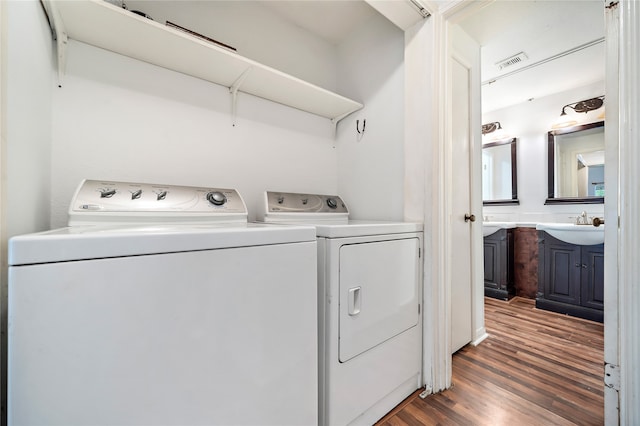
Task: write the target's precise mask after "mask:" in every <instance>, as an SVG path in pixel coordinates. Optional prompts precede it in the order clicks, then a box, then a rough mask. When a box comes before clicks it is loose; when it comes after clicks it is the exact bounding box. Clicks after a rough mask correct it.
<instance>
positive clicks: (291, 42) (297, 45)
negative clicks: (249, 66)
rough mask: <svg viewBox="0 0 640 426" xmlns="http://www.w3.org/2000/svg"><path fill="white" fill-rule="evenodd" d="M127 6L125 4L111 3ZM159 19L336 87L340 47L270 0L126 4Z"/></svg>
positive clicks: (131, 0) (143, 0)
mask: <svg viewBox="0 0 640 426" xmlns="http://www.w3.org/2000/svg"><path fill="white" fill-rule="evenodd" d="M110 1H111V2H112V3H115V4H118V3H120V4H121V0H110ZM124 2H125V4H126V5H127V8H128V9H129V10H140V11H143V12H145V13H147V14H148V15H150V16H151V17H152V18H153V20H154V21H156V22H159V23H162V24H164V23H165V22H166V21H167V20H168V21H171V22H173V23H175V24H178V25H180V26H183V27H185V28H188V29H191V30H193V31H196V32H198V33H200V34H202V35H205V36H207V37H210V38H213V39H214V40H218V41H220V42H222V43H225V44H227V45H230V46H232V47H234V48H236V49H237V52H238V53H239V54H240V55H242V56H244V57H246V58H250V59H253V60H255V61H258V62H260V63H262V64H264V65H268V66H271V67H273V68H276V69H278V70H280V71H284V72H286V73H288V74H291V75H293V76H296V77H299V78H301V79H303V80H306V81H309V82H311V83H314V84H316V85H318V86H320V87H324V88H326V89H328V90H335V89H336V81H337V72H336V66H337V65H336V54H337V53H336V49H335V46H333V45H331V44H330V43H328V42H327V41H325V40H323V39H320V38H318V37H317V36H315V35H313V34H310V33H308V32H306V31H302V30H301V29H300V28H299V27H297V26H296V25H294V24H293V23H291V22H290V21H288V20H287V19H285V18H283V17H281V16H279V15H277V14H276V13H274V11H273V10H272V9H271V8H269V7H268V6H266V5H265V4H264V1H249V0H243V1H233V0H232V1H229V0H216V1H200V0H196V1H153V2H150V1H148V0H125V1H124Z"/></svg>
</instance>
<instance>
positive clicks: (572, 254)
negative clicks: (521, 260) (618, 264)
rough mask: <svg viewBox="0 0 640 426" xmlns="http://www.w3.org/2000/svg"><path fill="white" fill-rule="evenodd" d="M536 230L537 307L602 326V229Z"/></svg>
mask: <svg viewBox="0 0 640 426" xmlns="http://www.w3.org/2000/svg"><path fill="white" fill-rule="evenodd" d="M536 228H537V229H538V253H539V258H538V294H537V297H536V307H537V308H540V309H546V310H550V311H554V312H559V313H563V314H568V315H572V316H576V317H580V318H584V319H588V320H592V321H598V322H603V316H604V315H603V309H604V243H603V241H604V230H603V229H602V228H603V227H601V228H594V227H593V226H580V225H573V224H555V225H554V224H546V225H538V226H537V227H536Z"/></svg>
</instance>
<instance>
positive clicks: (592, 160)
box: [545, 121, 605, 204]
mask: <svg viewBox="0 0 640 426" xmlns="http://www.w3.org/2000/svg"><path fill="white" fill-rule="evenodd" d="M548 144H549V145H548V147H549V149H548V164H547V171H548V178H549V180H548V186H549V198H547V201H546V202H545V204H559V203H568V204H601V203H604V194H605V185H604V121H599V122H596V123H590V124H583V125H579V126H573V127H568V128H566V129H558V130H552V131H550V132H549V133H548Z"/></svg>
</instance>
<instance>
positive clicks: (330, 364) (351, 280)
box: [261, 192, 423, 426]
mask: <svg viewBox="0 0 640 426" xmlns="http://www.w3.org/2000/svg"><path fill="white" fill-rule="evenodd" d="M348 215H349V213H348V209H347V207H346V206H345V204H344V203H343V201H342V200H341V199H340V198H339V197H337V196H325V195H317V194H296V193H282V192H266V193H265V198H264V202H263V211H262V214H261V220H263V221H265V222H269V223H273V224H279V225H286V224H289V225H291V224H293V225H296V224H297V225H299V224H301V223H304V224H312V225H313V226H314V227H315V229H316V235H317V238H318V315H319V319H318V326H319V379H320V388H319V415H320V417H319V423H320V424H321V425H331V426H338V425H348V424H349V425H351V424H354V425H355V424H358V425H371V424H373V423H375V422H376V421H377V420H379V419H380V418H381V417H383V416H384V415H385V414H386V413H388V412H389V411H390V410H391V409H393V408H394V407H395V406H396V405H397V404H398V403H400V402H401V401H402V400H403V399H405V398H406V397H407V396H409V395H410V394H411V393H412V392H414V391H415V390H416V389H418V388H420V387H421V386H422V374H421V373H422V313H421V300H422V292H421V288H422V286H421V282H422V278H421V277H422V267H421V264H422V262H421V259H420V257H421V247H422V229H423V227H422V224H418V223H396V222H367V221H350V220H348Z"/></svg>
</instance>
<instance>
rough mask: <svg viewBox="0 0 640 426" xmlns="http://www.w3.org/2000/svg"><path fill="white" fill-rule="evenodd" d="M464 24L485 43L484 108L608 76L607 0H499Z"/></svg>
mask: <svg viewBox="0 0 640 426" xmlns="http://www.w3.org/2000/svg"><path fill="white" fill-rule="evenodd" d="M460 25H461V27H462V28H463V29H464V30H465V31H466V32H467V33H468V34H469V35H470V36H471V37H472V38H473V39H475V40H476V41H477V42H478V43H479V44H480V46H481V62H482V65H481V69H482V71H481V79H482V82H483V86H482V109H483V112H489V111H493V110H497V109H501V108H505V107H507V106H510V105H515V104H518V103H522V102H526V101H527V100H530V99H535V98H538V97H542V96H547V95H550V94H553V93H559V92H562V91H565V90H569V89H574V88H576V87H580V86H586V85H588V84H592V83H595V82H598V81H604V71H605V65H604V64H605V60H604V2H603V1H602V0H587V1H583V0H556V1H549V0H546V1H530V0H519V1H513V0H511V1H507V0H496V1H494V2H492V3H490V4H489V5H488V6H486V7H484V8H483V9H481V10H480V11H479V12H477V13H475V14H473V15H472V16H470V17H468V18H466V19H465V20H463V21H462V22H461V23H460ZM581 47H582V48H581ZM520 52H524V53H525V54H526V56H527V59H525V60H523V61H522V62H519V63H517V64H515V65H511V66H508V67H506V68H504V69H502V70H501V69H499V68H498V67H497V66H496V63H499V62H501V61H503V60H505V59H507V58H510V57H512V56H514V55H517V54H518V53H520ZM533 64H539V65H535V66H532V65H533ZM577 100H578V99H577ZM577 100H576V101H577Z"/></svg>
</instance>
